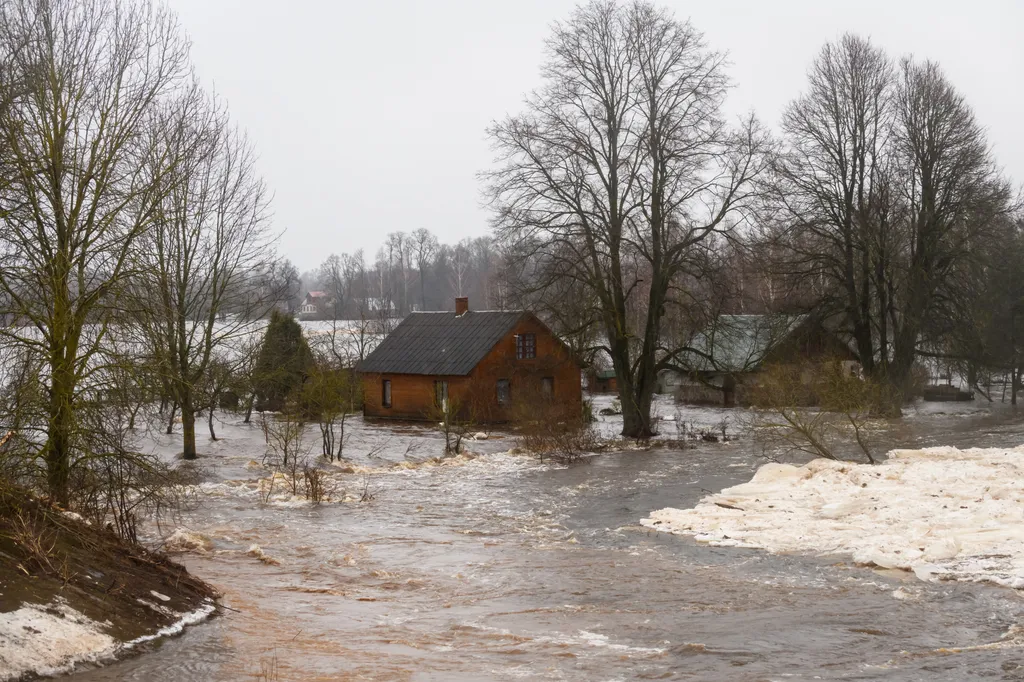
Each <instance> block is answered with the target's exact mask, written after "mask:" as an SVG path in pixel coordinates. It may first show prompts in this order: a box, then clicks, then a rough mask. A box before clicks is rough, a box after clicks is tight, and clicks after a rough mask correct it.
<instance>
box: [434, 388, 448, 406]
mask: <svg viewBox="0 0 1024 682" xmlns="http://www.w3.org/2000/svg"><path fill="white" fill-rule="evenodd" d="M434 405H435V406H437V407H439V408H441V409H442V410H447V409H448V382H447V381H435V382H434Z"/></svg>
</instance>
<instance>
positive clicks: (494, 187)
mask: <svg viewBox="0 0 1024 682" xmlns="http://www.w3.org/2000/svg"><path fill="white" fill-rule="evenodd" d="M724 64H725V58H724V56H723V55H722V54H720V53H717V52H714V51H711V50H709V49H708V48H707V47H706V46H705V43H704V40H703V37H702V35H701V34H700V33H699V32H698V31H697V30H696V29H694V28H693V27H692V26H691V25H690V24H689V23H685V22H680V21H678V20H677V19H675V18H674V17H673V16H672V15H671V14H670V13H668V12H665V11H662V10H659V9H657V8H655V7H654V6H653V5H651V4H649V3H646V2H634V3H632V4H629V5H618V4H616V3H614V2H610V1H606V0H595V1H594V2H591V3H589V4H587V5H585V6H583V7H581V8H580V9H578V10H577V11H576V12H575V13H574V14H573V15H572V17H571V19H570V20H569V21H568V22H566V23H562V24H558V25H556V26H555V28H554V34H553V36H552V37H551V38H550V39H549V40H548V59H547V62H546V63H545V65H544V67H543V74H544V79H545V85H544V86H543V87H542V88H541V89H540V90H539V91H537V92H535V93H534V94H533V95H532V96H531V97H530V98H529V100H528V102H527V111H526V113H524V114H522V115H519V116H515V117H511V118H509V119H506V120H504V121H502V122H499V123H496V124H495V125H494V126H492V128H491V130H490V135H491V138H492V140H493V142H494V147H495V149H496V150H497V152H498V154H499V167H498V168H497V170H495V171H493V172H491V173H490V174H488V176H487V177H488V180H489V193H490V195H491V197H492V199H493V205H494V208H495V211H496V218H495V228H496V231H497V234H498V236H499V238H500V239H502V240H503V241H505V242H506V243H512V244H514V245H515V246H516V247H517V248H516V251H517V252H518V253H520V254H521V257H524V258H529V259H534V260H535V261H536V262H538V264H539V265H538V267H537V273H538V279H537V282H536V284H537V286H538V287H541V286H545V285H546V284H547V282H549V281H551V280H552V279H554V278H570V279H573V280H576V281H578V282H580V283H582V284H584V285H585V286H586V287H588V288H589V289H591V290H592V291H593V292H594V296H595V297H596V299H597V301H598V312H599V314H600V323H601V327H602V331H603V333H604V335H605V338H606V344H605V345H604V349H605V350H606V351H607V353H608V354H609V355H610V357H611V359H612V364H613V367H614V369H615V373H616V378H617V382H618V387H619V393H620V399H621V402H622V408H623V435H625V436H629V437H646V436H649V435H650V434H651V433H652V431H653V428H652V420H651V402H652V398H653V394H654V389H655V386H656V383H657V372H658V370H659V369H660V368H661V367H662V366H664V365H663V363H664V364H670V363H671V362H672V360H673V358H674V356H675V355H676V354H677V351H678V348H676V347H673V346H674V343H675V341H674V340H673V341H672V342H671V343H669V344H666V341H669V340H667V339H665V338H663V335H662V320H663V317H664V315H665V311H666V308H667V306H668V305H669V304H671V303H672V299H673V298H674V297H680V296H686V291H685V289H683V288H679V287H677V286H676V285H677V284H678V283H679V281H680V279H681V278H682V277H683V276H684V275H685V273H686V272H687V270H688V267H689V263H690V261H691V259H692V257H693V255H694V253H695V252H697V251H699V250H700V248H701V245H702V244H703V243H704V242H705V241H706V240H708V239H710V238H711V237H712V236H713V235H715V234H717V233H721V232H725V231H728V230H730V229H731V228H733V227H734V226H735V225H736V223H737V222H740V221H742V220H744V217H745V215H744V211H745V209H746V207H747V206H748V204H750V203H751V201H752V199H753V198H754V189H755V187H754V183H753V181H754V179H755V178H757V177H758V176H759V175H760V174H761V173H762V172H763V170H764V167H765V164H766V157H765V156H764V154H763V153H764V152H766V151H767V150H768V140H767V136H766V135H765V133H763V132H762V131H761V130H760V128H759V127H758V125H757V124H756V122H755V121H754V120H753V119H752V118H750V119H747V120H746V121H744V122H743V123H742V125H741V126H740V127H739V128H738V129H734V128H731V127H730V126H728V125H726V123H725V121H724V120H723V119H722V113H721V109H722V104H723V101H724V99H725V95H726V91H727V89H728V84H729V83H728V78H727V76H726V74H725V68H724Z"/></svg>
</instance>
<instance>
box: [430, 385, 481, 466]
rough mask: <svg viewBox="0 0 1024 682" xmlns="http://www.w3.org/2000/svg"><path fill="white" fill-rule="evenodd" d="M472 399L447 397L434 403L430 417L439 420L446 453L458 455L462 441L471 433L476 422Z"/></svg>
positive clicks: (438, 423)
mask: <svg viewBox="0 0 1024 682" xmlns="http://www.w3.org/2000/svg"><path fill="white" fill-rule="evenodd" d="M472 407H473V401H472V400H465V401H464V400H462V399H460V398H456V397H447V398H445V399H444V400H442V401H440V402H437V403H435V404H434V406H433V408H432V409H431V411H430V414H429V416H430V418H431V419H432V420H434V421H435V422H437V427H438V429H439V430H440V431H441V435H442V436H443V437H444V454H445V455H457V454H459V453H460V452H462V441H463V440H464V439H465V438H466V436H467V435H469V434H470V433H471V432H472V431H473V429H474V426H475V424H476V419H475V411H474V410H473V409H472Z"/></svg>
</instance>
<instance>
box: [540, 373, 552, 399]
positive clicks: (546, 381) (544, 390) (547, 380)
mask: <svg viewBox="0 0 1024 682" xmlns="http://www.w3.org/2000/svg"><path fill="white" fill-rule="evenodd" d="M540 392H541V394H542V395H543V396H544V397H545V398H551V397H553V396H554V395H555V378H554V377H544V378H543V379H541V380H540Z"/></svg>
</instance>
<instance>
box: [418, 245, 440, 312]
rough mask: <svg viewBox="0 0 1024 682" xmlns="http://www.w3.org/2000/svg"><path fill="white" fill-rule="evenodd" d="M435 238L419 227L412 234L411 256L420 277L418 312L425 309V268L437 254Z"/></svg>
mask: <svg viewBox="0 0 1024 682" xmlns="http://www.w3.org/2000/svg"><path fill="white" fill-rule="evenodd" d="M437 248H438V245H437V237H435V236H434V235H433V234H431V232H430V230H428V229H426V228H425V227H421V228H420V229H418V230H416V231H415V232H413V233H412V254H413V256H414V257H415V258H416V269H417V270H418V271H419V275H420V310H426V309H427V274H426V273H427V268H428V267H430V265H431V264H432V263H433V260H434V256H435V255H436V254H437Z"/></svg>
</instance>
